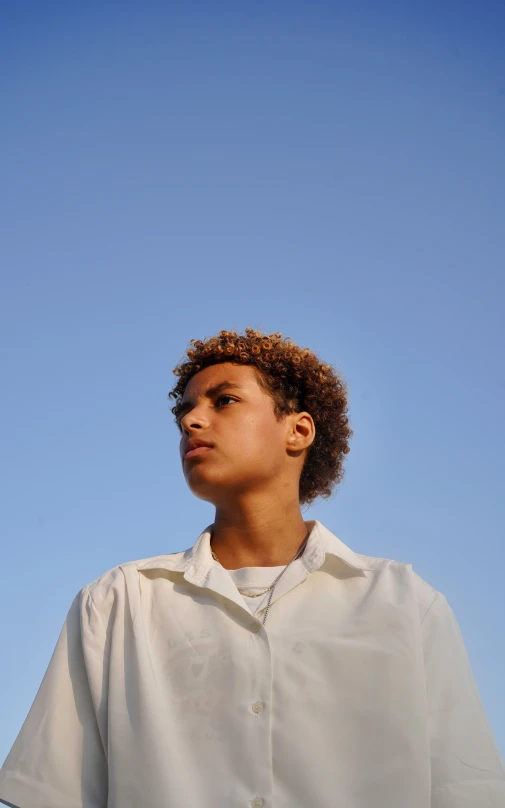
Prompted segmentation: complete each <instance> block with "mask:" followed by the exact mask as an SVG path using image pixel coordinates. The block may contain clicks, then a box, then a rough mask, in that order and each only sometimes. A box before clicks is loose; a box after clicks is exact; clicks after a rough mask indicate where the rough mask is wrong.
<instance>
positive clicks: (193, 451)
mask: <svg viewBox="0 0 505 808" xmlns="http://www.w3.org/2000/svg"><path fill="white" fill-rule="evenodd" d="M210 449H212V444H211V443H209V442H208V441H206V440H200V438H191V440H189V441H188V442H187V444H186V446H185V447H184V460H187V459H188V458H190V457H198V456H199V455H203V454H206V453H207V452H208V451H210Z"/></svg>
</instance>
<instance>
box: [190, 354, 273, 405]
mask: <svg viewBox="0 0 505 808" xmlns="http://www.w3.org/2000/svg"><path fill="white" fill-rule="evenodd" d="M223 382H230V383H231V384H237V385H239V386H240V387H243V388H244V389H248V390H251V389H252V388H259V387H260V386H259V383H258V377H257V373H256V369H255V368H254V367H253V366H252V365H237V364H235V363H234V362H221V363H220V364H218V365H210V366H209V367H208V368H204V369H203V370H200V371H199V372H198V373H195V375H194V376H192V377H191V379H190V380H189V382H188V383H187V385H186V389H185V391H184V396H183V400H184V401H185V400H187V399H188V398H193V397H198V396H202V395H205V393H206V392H207V390H209V389H210V388H211V387H215V386H216V385H217V384H222V383H223Z"/></svg>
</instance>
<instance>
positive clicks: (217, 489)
mask: <svg viewBox="0 0 505 808" xmlns="http://www.w3.org/2000/svg"><path fill="white" fill-rule="evenodd" d="M209 472H210V470H209ZM209 472H204V470H203V469H199V468H198V467H195V468H193V469H191V470H190V472H189V474H186V483H187V484H188V488H189V490H190V491H191V493H192V494H194V495H195V497H198V499H202V500H204V501H205V502H211V503H212V504H213V505H217V504H218V503H219V502H222V501H223V500H227V499H229V497H230V496H233V495H234V494H235V495H238V494H239V493H240V492H244V491H246V490H247V489H248V488H252V487H253V485H252V483H251V482H250V483H249V485H247V482H246V481H243V482H242V483H239V481H238V480H237V476H236V475H234V476H233V478H231V479H228V478H227V477H223V476H219V475H217V474H211V473H209Z"/></svg>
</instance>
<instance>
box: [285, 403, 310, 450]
mask: <svg viewBox="0 0 505 808" xmlns="http://www.w3.org/2000/svg"><path fill="white" fill-rule="evenodd" d="M315 437H316V427H315V425H314V420H313V418H312V416H311V415H310V414H309V413H308V412H294V413H291V414H290V415H289V416H288V435H287V449H288V451H289V452H296V453H301V452H303V451H304V449H308V448H309V447H310V446H311V445H312V444H313V442H314V439H315Z"/></svg>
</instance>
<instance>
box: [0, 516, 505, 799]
mask: <svg viewBox="0 0 505 808" xmlns="http://www.w3.org/2000/svg"><path fill="white" fill-rule="evenodd" d="M259 617H261V612H260V615H259ZM0 798H1V799H3V800H4V801H6V802H8V803H11V804H13V805H16V806H20V808H82V807H83V808H106V806H107V808H140V806H149V808H188V807H189V808H204V807H205V808H235V807H236V808H242V807H243V808H248V806H253V808H260V806H264V807H265V808H336V807H337V806H342V808H503V806H504V805H505V771H504V768H503V763H502V761H501V759H500V756H499V753H498V750H497V747H496V744H495V742H494V739H493V736H492V733H491V730H490V727H489V724H488V721H487V718H486V715H485V713H484V710H483V707H482V704H481V701H480V698H479V695H478V693H477V689H476V686H475V682H474V679H473V676H472V672H471V668H470V665H469V662H468V658H467V654H466V651H465V647H464V644H463V640H462V637H461V634H460V631H459V629H458V625H457V623H456V619H455V617H454V614H453V612H452V610H451V608H450V606H449V605H448V603H447V601H446V599H445V597H444V596H443V595H442V594H440V593H439V592H436V591H435V590H434V589H433V588H432V587H431V586H430V585H429V584H427V583H426V582H425V581H424V580H423V579H421V578H420V577H419V576H418V575H417V574H416V573H415V572H414V571H413V570H412V567H411V565H410V564H403V563H398V562H396V561H390V560H387V559H380V558H371V557H368V556H363V555H358V554H356V553H354V552H353V551H352V550H350V549H349V548H348V547H346V545H345V544H343V543H342V542H341V541H339V539H337V538H336V537H335V536H333V535H332V534H331V533H330V532H329V531H328V530H327V529H326V528H324V527H323V526H322V525H321V524H320V523H319V522H316V523H314V526H313V529H312V532H311V534H310V537H309V541H308V544H307V547H306V550H305V553H304V555H303V557H302V564H301V565H298V566H296V567H295V565H294V564H293V565H291V567H290V568H289V569H287V570H286V572H285V574H284V575H283V576H282V578H281V580H280V581H279V583H278V585H277V587H276V590H275V594H274V597H273V599H272V606H271V609H270V612H269V614H268V619H267V623H266V626H265V627H263V626H262V624H261V621H260V619H258V618H257V617H254V616H253V615H251V613H250V612H249V610H248V609H247V607H246V605H245V603H244V600H243V598H242V596H241V595H240V594H239V593H238V592H237V589H236V587H235V584H234V583H233V580H232V578H231V576H230V575H229V573H228V571H227V570H224V569H223V568H222V567H220V565H218V564H216V562H214V560H213V559H212V556H211V553H210V531H209V529H207V531H205V532H204V533H203V534H202V535H201V536H200V538H199V539H198V541H197V542H196V544H195V545H194V547H192V548H191V549H189V550H187V551H186V552H181V553H174V554H171V555H164V556H160V557H158V558H153V559H148V560H144V561H137V562H132V563H129V564H124V565H121V566H119V567H116V568H115V569H113V570H111V571H110V572H108V573H106V574H105V575H103V576H102V577H101V578H99V579H98V580H97V581H95V582H94V583H92V584H90V585H89V586H86V587H85V588H84V589H83V590H82V592H80V593H79V595H78V596H77V597H76V599H75V601H74V603H73V604H72V606H71V608H70V611H69V614H68V617H67V620H66V622H65V625H64V628H63V631H62V633H61V636H60V639H59V641H58V644H57V647H56V650H55V652H54V655H53V657H52V659H51V662H50V665H49V668H48V671H47V673H46V676H45V678H44V680H43V682H42V685H41V688H40V690H39V693H38V694H37V697H36V699H35V702H34V704H33V706H32V708H31V711H30V713H29V715H28V717H27V719H26V722H25V724H24V725H23V727H22V729H21V732H20V734H19V736H18V738H17V740H16V742H15V744H14V746H13V748H12V750H11V752H10V754H9V756H8V758H7V760H6V762H5V764H4V767H3V769H2V770H1V773H0Z"/></svg>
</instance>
